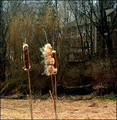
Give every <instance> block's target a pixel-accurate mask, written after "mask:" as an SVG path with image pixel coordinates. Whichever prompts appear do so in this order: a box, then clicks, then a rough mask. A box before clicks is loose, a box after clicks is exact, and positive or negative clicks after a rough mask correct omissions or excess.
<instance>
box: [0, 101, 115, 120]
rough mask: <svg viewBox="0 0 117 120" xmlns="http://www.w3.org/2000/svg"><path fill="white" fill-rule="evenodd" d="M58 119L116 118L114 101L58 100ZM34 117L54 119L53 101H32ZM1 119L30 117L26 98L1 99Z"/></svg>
mask: <svg viewBox="0 0 117 120" xmlns="http://www.w3.org/2000/svg"><path fill="white" fill-rule="evenodd" d="M57 112H58V119H116V101H109V100H106V101H102V100H85V101H83V100H80V101H72V100H67V99H63V100H58V101H57ZM33 114H34V119H54V118H55V116H54V110H53V101H52V100H50V99H48V100H39V99H37V100H36V101H33ZM1 119H30V112H29V103H28V101H27V100H17V99H16V100H13V99H1Z"/></svg>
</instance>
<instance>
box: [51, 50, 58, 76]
mask: <svg viewBox="0 0 117 120" xmlns="http://www.w3.org/2000/svg"><path fill="white" fill-rule="evenodd" d="M52 57H53V58H54V61H55V62H54V70H53V74H57V59H56V51H55V50H53V51H52Z"/></svg>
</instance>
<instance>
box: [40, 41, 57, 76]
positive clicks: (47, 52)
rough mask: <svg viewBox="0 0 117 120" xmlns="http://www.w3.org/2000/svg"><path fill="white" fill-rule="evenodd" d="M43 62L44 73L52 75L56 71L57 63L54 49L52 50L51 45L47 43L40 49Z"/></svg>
mask: <svg viewBox="0 0 117 120" xmlns="http://www.w3.org/2000/svg"><path fill="white" fill-rule="evenodd" d="M40 50H41V52H42V54H43V58H44V63H45V74H46V75H48V76H49V75H52V74H56V73H57V64H56V51H55V50H53V51H52V47H51V45H50V44H49V43H47V44H46V45H45V46H44V47H43V48H41V49H40Z"/></svg>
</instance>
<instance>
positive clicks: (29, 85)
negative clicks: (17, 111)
mask: <svg viewBox="0 0 117 120" xmlns="http://www.w3.org/2000/svg"><path fill="white" fill-rule="evenodd" d="M27 72H28V88H29V104H30V114H31V120H33V110H32V92H31V82H30V72H29V70H27Z"/></svg>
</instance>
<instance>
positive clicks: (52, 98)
mask: <svg viewBox="0 0 117 120" xmlns="http://www.w3.org/2000/svg"><path fill="white" fill-rule="evenodd" d="M49 93H50V97H51V100H53V96H52V93H51V90H49Z"/></svg>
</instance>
